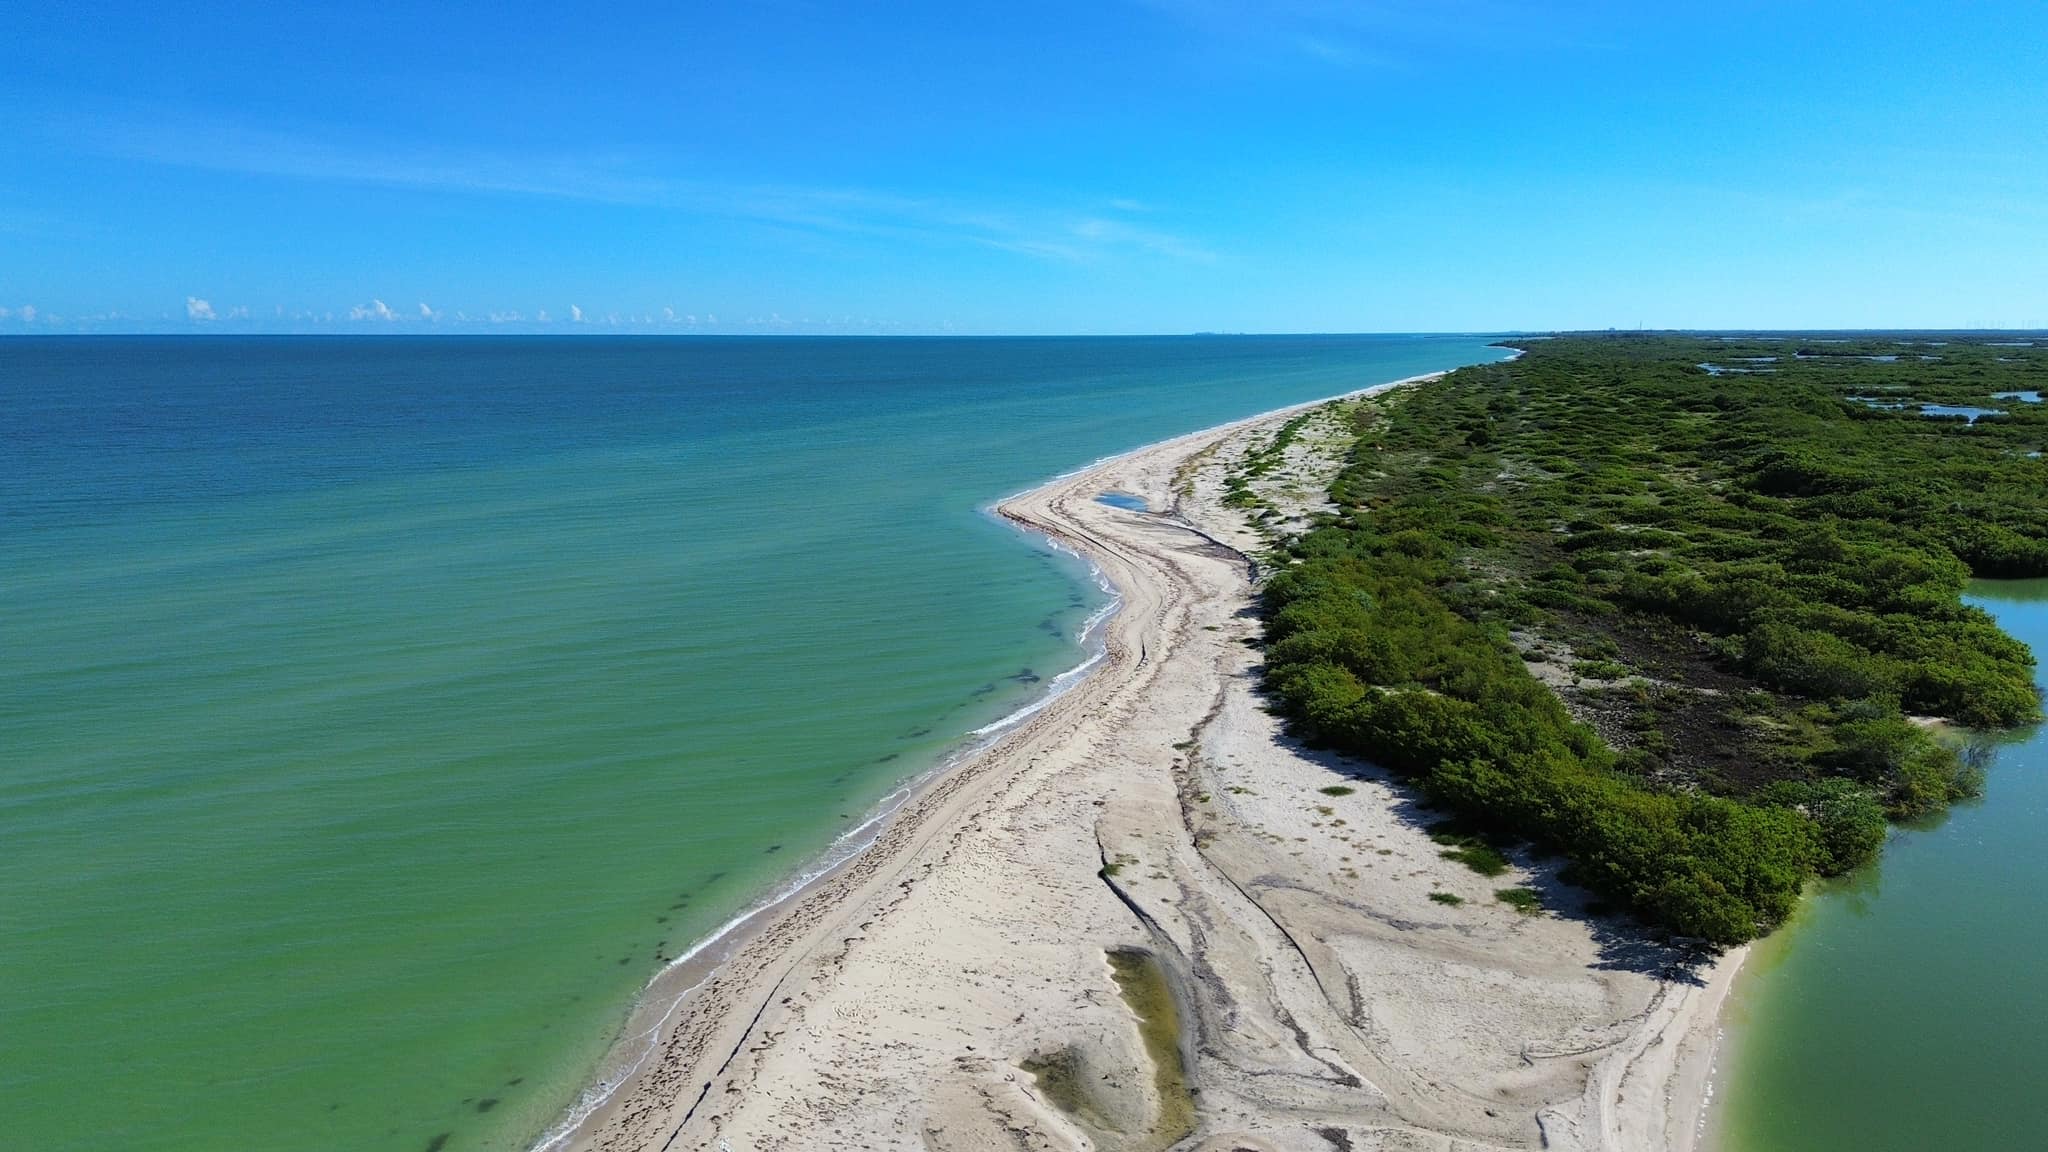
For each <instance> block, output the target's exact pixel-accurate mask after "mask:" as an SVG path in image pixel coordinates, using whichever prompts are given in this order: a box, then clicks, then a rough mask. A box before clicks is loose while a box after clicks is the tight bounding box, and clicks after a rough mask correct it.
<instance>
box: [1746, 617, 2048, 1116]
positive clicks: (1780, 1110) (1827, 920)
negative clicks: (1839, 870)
mask: <svg viewBox="0 0 2048 1152" xmlns="http://www.w3.org/2000/svg"><path fill="white" fill-rule="evenodd" d="M1969 599H1970V601H1971V602H1972V603H1975V604H1977V605H1979V606H1980V607H1982V608H1984V609H1986V610H1987V611H1989V612H1991V613H1992V614H1993V615H1994V616H1996V617H1997V618H1998V621H1999V623H2000V625H2001V626H2003V627H2004V628H2005V630H2006V631H2007V632H2009V633H2011V634H2012V635H2014V636H2016V637H2018V638H2019V639H2021V640H2023V641H2025V642H2026V643H2027V644H2028V645H2030V646H2031V647H2032V648H2033V649H2034V651H2035V653H2036V654H2037V655H2038V654H2041V653H2048V581H2041V580H2029V581H1980V582H1978V583H1977V584H1975V585H1973V586H1972V588H1971V595H1970V597H1969ZM1993 739H1994V740H1995V748H1996V753H1995V759H1994V760H1993V761H1992V763H1991V766H1990V769H1989V772H1988V779H1987V781H1986V788H1985V794H1984V797H1983V798H1982V799H1981V800H1978V801H1974V802H1971V803H1968V804H1963V805H1959V806H1957V807H1956V808H1954V809H1952V810H1951V811H1950V812H1949V813H1948V814H1947V815H1946V816H1945V817H1944V818H1942V819H1940V820H1937V821H1934V822H1931V823H1929V824H1927V825H1925V826H1922V827H1916V828H1911V829H1902V830H1899V831H1898V832H1896V833H1895V834H1894V835H1893V837H1892V840H1891V843H1890V844H1888V845H1887V846H1886V848H1885V852H1884V856H1883V858H1882V859H1881V860H1880V861H1879V862H1878V863H1877V864H1876V865H1875V866H1873V867H1871V868H1869V869H1866V870H1865V871H1863V872H1861V873H1859V874H1857V875H1854V876H1851V877H1848V878H1845V879H1844V880H1842V881H1840V882H1835V883H1830V884H1828V885H1825V886H1823V887H1822V888H1821V889H1820V890H1819V891H1818V892H1817V893H1816V894H1815V895H1814V896H1813V897H1812V898H1810V899H1808V900H1807V901H1806V902H1805V904H1804V906H1803V907H1802V909H1801V911H1800V913H1799V915H1798V916H1797V917H1796V918H1795V920H1794V922H1793V923H1792V924H1791V925H1790V926H1788V927H1787V928H1786V929H1784V930H1782V931H1780V932H1778V933H1776V934H1775V935H1773V936H1772V937H1770V938H1768V939H1766V940H1765V941H1763V942H1762V943H1760V944H1759V945H1757V946H1756V949H1755V951H1754V953H1753V955H1752V957H1751V959H1750V961H1749V963H1748V965H1746V966H1745V969H1744V971H1743V974H1742V976H1741V977H1740V978H1739V980H1738V981H1737V985H1736V990H1735V995H1734V996H1733V997H1732V999H1731V1003H1730V1007H1729V1011H1728V1016H1727V1020H1728V1029H1727V1031H1728V1037H1729V1041H1730V1048H1729V1051H1728V1052H1727V1054H1726V1055H1725V1056H1724V1059H1723V1070H1724V1075H1723V1089H1722V1097H1721V1098H1722V1101H1723V1104H1722V1107H1721V1110H1720V1113H1719V1115H1718V1117H1717V1118H1716V1124H1717V1127H1718V1129H1719V1140H1718V1144H1719V1146H1720V1147H1721V1149H1722V1150H1723V1152H1852V1150H1853V1152H1924V1150H1929V1149H1942V1150H1953V1152H1979V1150H1981V1152H2004V1150H2008V1149H2020V1148H2040V1147H2044V1146H2048V1093H2044V1092H2043V1091H2042V1087H2043V1085H2044V1083H2048V1079H2044V1074H2043V1069H2044V1067H2048V852H2044V851H2043V846H2044V844H2048V730H2044V729H2040V728H2036V729H2032V730H2028V731H2023V732H2017V733H2007V734H2001V735H1999V736H1997V737H1995V738H1993Z"/></svg>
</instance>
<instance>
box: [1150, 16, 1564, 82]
mask: <svg viewBox="0 0 2048 1152" xmlns="http://www.w3.org/2000/svg"><path fill="white" fill-rule="evenodd" d="M1131 2H1133V3H1135V4H1137V5H1138V6H1140V7H1143V8H1149V9H1151V10H1153V11H1155V12H1158V13H1160V14H1162V15H1164V16H1166V17H1168V18H1170V19H1172V20H1174V21H1176V22H1177V23H1180V24H1183V25H1186V26H1188V27H1190V28H1192V29H1194V30H1196V31H1198V32H1201V33H1204V34H1206V35H1209V36H1211V37H1213V38H1215V39H1216V40H1217V41H1218V42H1219V43H1221V44H1224V45H1227V46H1228V48H1229V50H1231V51H1234V52H1237V51H1244V50H1246V49H1253V50H1263V51H1268V52H1270V51H1272V50H1275V49H1278V50H1280V51H1282V52H1285V53H1289V54H1294V55H1301V56H1310V57H1313V58H1315V59H1318V60H1321V61H1324V62H1326V63H1329V64H1332V65H1336V66H1340V67H1350V66H1359V65H1364V66H1372V67H1380V68H1398V69H1402V70H1408V69H1412V68H1414V67H1416V66H1417V65H1418V64H1420V63H1423V62H1424V60H1423V59H1422V58H1423V57H1425V56H1428V55H1433V54H1434V52H1433V50H1441V49H1446V48H1462V49H1465V50H1469V49H1470V48H1472V47H1473V46H1477V45H1485V46H1503V45H1512V46H1521V47H1525V48H1529V49H1532V50H1533V49H1536V48H1539V47H1554V46H1559V45H1565V44H1580V43H1583V41H1582V39H1581V37H1582V36H1583V35H1584V34H1585V32H1586V28H1585V24H1586V22H1587V20H1588V19H1590V17H1589V16H1587V17H1579V18H1573V17H1570V16H1569V15H1568V14H1565V13H1560V12H1558V11H1557V10H1555V9H1551V8H1547V7H1545V6H1540V5H1528V4H1514V3H1509V2H1507V0H1131Z"/></svg>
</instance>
